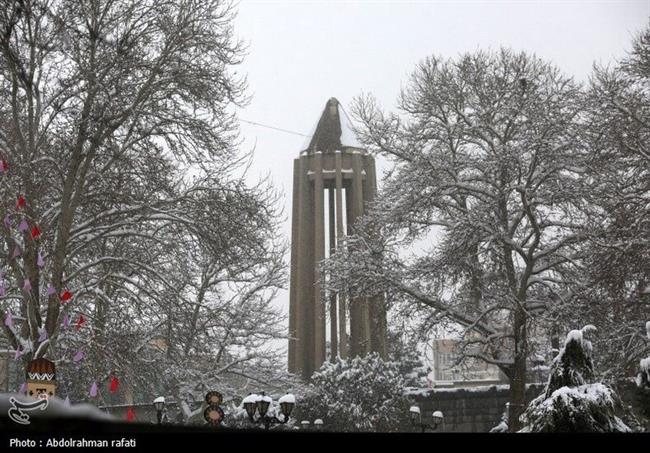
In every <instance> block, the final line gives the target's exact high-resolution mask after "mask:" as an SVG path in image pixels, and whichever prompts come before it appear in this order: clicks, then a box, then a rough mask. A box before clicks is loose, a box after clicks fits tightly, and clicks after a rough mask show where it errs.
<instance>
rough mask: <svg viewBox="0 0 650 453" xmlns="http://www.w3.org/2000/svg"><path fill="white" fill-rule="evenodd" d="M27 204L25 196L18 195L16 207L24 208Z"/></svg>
mask: <svg viewBox="0 0 650 453" xmlns="http://www.w3.org/2000/svg"><path fill="white" fill-rule="evenodd" d="M26 205H27V201H25V197H23V196H22V195H20V196H19V197H18V200H17V201H16V209H20V208H24V207H25V206H26Z"/></svg>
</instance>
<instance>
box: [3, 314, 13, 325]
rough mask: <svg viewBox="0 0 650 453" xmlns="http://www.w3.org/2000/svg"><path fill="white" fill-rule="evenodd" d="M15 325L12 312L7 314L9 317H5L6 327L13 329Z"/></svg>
mask: <svg viewBox="0 0 650 453" xmlns="http://www.w3.org/2000/svg"><path fill="white" fill-rule="evenodd" d="M13 325H14V320H13V318H12V317H11V312H8V313H7V316H5V326H7V327H11V326H13Z"/></svg>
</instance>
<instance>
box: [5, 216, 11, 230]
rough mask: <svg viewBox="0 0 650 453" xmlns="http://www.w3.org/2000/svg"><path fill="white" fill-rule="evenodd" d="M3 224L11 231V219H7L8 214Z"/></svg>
mask: <svg viewBox="0 0 650 453" xmlns="http://www.w3.org/2000/svg"><path fill="white" fill-rule="evenodd" d="M4 224H5V228H6V229H8V230H9V229H11V217H9V214H7V215H6V216H5V218H4Z"/></svg>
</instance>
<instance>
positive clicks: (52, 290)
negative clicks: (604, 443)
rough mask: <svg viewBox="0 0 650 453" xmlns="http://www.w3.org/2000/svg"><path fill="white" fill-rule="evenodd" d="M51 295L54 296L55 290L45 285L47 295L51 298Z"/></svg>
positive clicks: (50, 285) (52, 286)
mask: <svg viewBox="0 0 650 453" xmlns="http://www.w3.org/2000/svg"><path fill="white" fill-rule="evenodd" d="M53 294H56V288H54V285H53V284H52V283H50V284H49V285H47V295H48V296H51V295H53Z"/></svg>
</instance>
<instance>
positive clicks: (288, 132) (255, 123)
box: [239, 118, 311, 137]
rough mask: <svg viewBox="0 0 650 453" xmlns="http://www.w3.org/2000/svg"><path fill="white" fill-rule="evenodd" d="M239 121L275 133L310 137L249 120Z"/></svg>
mask: <svg viewBox="0 0 650 453" xmlns="http://www.w3.org/2000/svg"><path fill="white" fill-rule="evenodd" d="M239 121H243V122H244V123H248V124H253V125H255V126H260V127H265V128H267V129H273V130H276V131H280V132H285V133H287V134H293V135H300V136H301V137H311V135H307V134H302V133H300V132H295V131H290V130H288V129H282V128H280V127H275V126H269V125H268V124H262V123H257V122H255V121H249V120H245V119H243V118H239Z"/></svg>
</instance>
